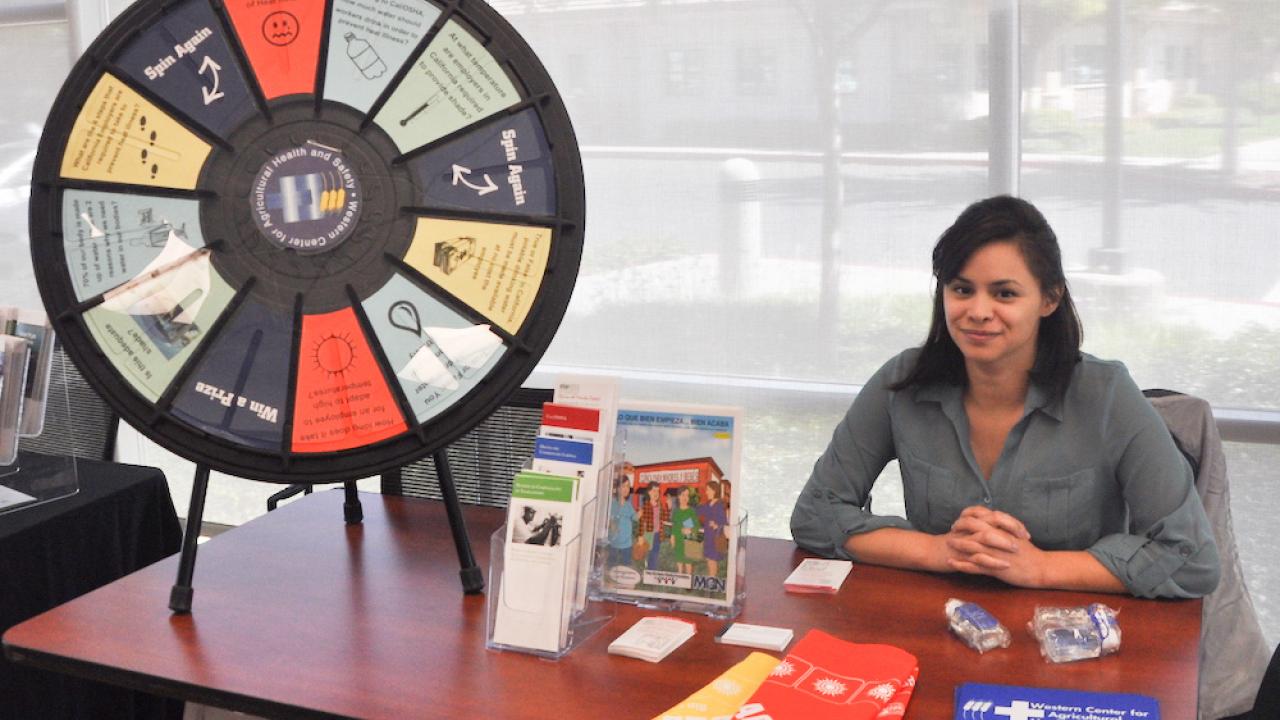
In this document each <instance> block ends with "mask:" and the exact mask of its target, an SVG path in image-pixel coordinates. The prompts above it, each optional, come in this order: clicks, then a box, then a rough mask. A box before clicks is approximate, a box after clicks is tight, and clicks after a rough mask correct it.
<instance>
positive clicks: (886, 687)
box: [867, 683, 898, 702]
mask: <svg viewBox="0 0 1280 720" xmlns="http://www.w3.org/2000/svg"><path fill="white" fill-rule="evenodd" d="M897 692H898V688H896V687H894V686H893V685H892V684H891V683H881V684H880V685H877V686H875V687H873V688H871V689H870V690H868V691H867V694H868V695H870V696H871V697H873V698H875V699H877V700H881V701H884V702H888V701H890V700H892V699H893V696H894V695H895V694H897Z"/></svg>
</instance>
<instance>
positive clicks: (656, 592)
mask: <svg viewBox="0 0 1280 720" xmlns="http://www.w3.org/2000/svg"><path fill="white" fill-rule="evenodd" d="M740 416H741V412H740V410H739V409H737V408H730V407H710V406H696V405H677V404H670V403H641V402H635V401H628V400H623V401H620V403H619V408H618V434H617V443H618V447H619V448H620V450H621V453H622V454H623V455H624V456H625V458H626V459H625V462H622V463H620V464H615V468H616V469H617V479H616V480H615V482H614V485H613V494H612V497H611V498H610V499H609V507H610V510H609V525H608V528H609V531H608V544H609V559H608V561H607V567H606V569H605V572H604V577H603V578H602V583H601V589H602V591H603V592H604V593H606V594H614V595H621V596H632V597H638V598H660V599H669V600H677V601H684V602H691V603H695V604H703V605H708V606H731V605H732V604H733V600H734V597H735V580H736V576H737V563H738V557H737V555H738V553H737V545H738V537H737V527H738V523H739V517H738V516H739V512H738V507H739V505H738V503H737V499H736V493H737V491H738V483H739V481H740V478H741V475H740V455H741V442H740V441H739V439H738V432H739V431H740V428H741V420H740Z"/></svg>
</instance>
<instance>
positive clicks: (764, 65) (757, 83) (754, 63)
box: [734, 45, 778, 95]
mask: <svg viewBox="0 0 1280 720" xmlns="http://www.w3.org/2000/svg"><path fill="white" fill-rule="evenodd" d="M734 55H735V57H736V59H737V62H736V65H735V78H736V80H737V83H736V85H737V89H738V94H739V95H772V94H773V93H775V92H776V91H777V84H778V57H777V53H776V52H775V51H774V50H773V49H772V48H758V47H751V46H750V45H748V46H746V47H738V48H736V49H735V51H734Z"/></svg>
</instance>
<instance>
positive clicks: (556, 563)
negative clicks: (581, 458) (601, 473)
mask: <svg viewBox="0 0 1280 720" xmlns="http://www.w3.org/2000/svg"><path fill="white" fill-rule="evenodd" d="M578 486H579V483H578V480H577V478H571V477H560V476H556V475H545V474H542V473H534V472H521V473H518V474H517V475H516V476H515V478H514V479H513V480H512V483H511V503H510V504H509V505H508V509H507V538H506V546H505V548H504V553H503V574H502V582H501V586H500V587H499V588H498V589H497V592H498V593H499V600H498V609H497V613H496V615H495V617H494V626H493V641H494V642H495V643H499V644H502V645H511V646H514V647H521V648H527V649H531V650H543V651H546V652H555V651H557V650H558V649H559V648H561V647H563V646H564V645H565V644H566V640H567V634H568V630H569V620H570V618H571V615H572V611H573V602H571V600H572V593H573V592H574V589H573V588H574V586H573V584H572V580H573V578H574V573H573V572H571V569H573V568H576V567H577V558H576V555H575V554H574V553H575V552H576V551H577V548H578V545H579V543H578V524H579V521H578V519H577V517H576V516H577V513H578V512H579V510H580V506H579V505H578V502H577V501H578ZM571 548H572V550H571Z"/></svg>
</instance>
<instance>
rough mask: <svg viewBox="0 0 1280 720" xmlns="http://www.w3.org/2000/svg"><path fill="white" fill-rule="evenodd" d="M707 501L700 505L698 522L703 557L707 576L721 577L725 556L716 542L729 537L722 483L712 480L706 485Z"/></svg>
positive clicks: (727, 514) (727, 515) (727, 516)
mask: <svg viewBox="0 0 1280 720" xmlns="http://www.w3.org/2000/svg"><path fill="white" fill-rule="evenodd" d="M706 493H707V500H706V502H704V503H702V504H700V505H698V522H700V523H702V532H703V536H702V557H703V559H704V560H706V561H707V576H708V577H719V576H720V561H721V560H723V559H724V554H723V553H721V552H720V549H719V548H718V547H716V540H717V539H719V538H721V537H726V538H727V537H729V530H728V524H729V513H728V511H727V509H726V508H725V506H724V501H722V500H721V499H720V483H718V482H716V481H715V480H711V481H709V482H708V483H707V484H706Z"/></svg>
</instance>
